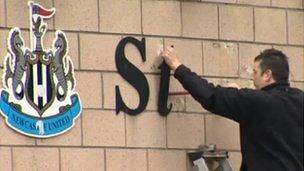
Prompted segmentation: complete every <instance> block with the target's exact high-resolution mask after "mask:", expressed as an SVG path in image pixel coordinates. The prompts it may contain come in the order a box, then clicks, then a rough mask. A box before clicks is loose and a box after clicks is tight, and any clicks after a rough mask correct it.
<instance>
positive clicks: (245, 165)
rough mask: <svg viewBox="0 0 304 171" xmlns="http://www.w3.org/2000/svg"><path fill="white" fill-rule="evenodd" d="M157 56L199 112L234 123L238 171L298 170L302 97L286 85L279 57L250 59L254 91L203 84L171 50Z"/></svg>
mask: <svg viewBox="0 0 304 171" xmlns="http://www.w3.org/2000/svg"><path fill="white" fill-rule="evenodd" d="M160 56H161V57H162V58H163V59H164V60H165V61H166V63H167V64H168V65H169V67H170V68H171V69H172V70H174V77H175V78H176V79H178V80H179V82H180V83H181V84H182V85H183V87H184V88H185V89H186V90H187V91H189V93H190V94H191V95H192V97H193V98H194V99H195V100H197V101H198V102H199V103H200V104H201V105H202V106H203V107H204V108H205V109H207V110H209V111H210V112H212V113H215V114H217V115H220V116H223V117H226V118H229V119H232V120H234V121H236V122H238V123H239V124H240V136H241V137H240V138H241V152H242V158H243V161H242V165H241V169H240V170H241V171H247V170H248V171H281V170H282V171H283V170H284V171H286V170H290V171H301V170H303V98H304V93H303V91H301V90H299V89H297V88H292V87H290V86H289V82H288V76H289V65H288V60H287V57H286V56H285V54H283V53H282V52H281V51H278V50H275V49H268V50H265V51H263V52H262V53H261V54H260V55H258V56H257V57H256V58H255V60H254V69H253V82H254V85H255V87H256V90H253V89H246V88H245V89H237V88H229V87H221V86H214V85H213V84H212V83H208V82H207V80H205V79H202V78H201V77H199V76H198V75H197V74H195V73H194V72H191V71H190V69H189V68H187V67H186V66H184V65H183V64H182V63H181V62H180V61H179V59H178V58H177V55H176V54H175V53H174V51H173V48H172V47H168V48H166V50H164V51H163V52H162V53H161V55H160ZM219 126H220V125H219Z"/></svg>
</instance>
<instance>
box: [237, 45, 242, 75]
mask: <svg viewBox="0 0 304 171" xmlns="http://www.w3.org/2000/svg"><path fill="white" fill-rule="evenodd" d="M237 59H238V64H237V65H238V66H237V72H238V73H237V75H238V79H239V78H241V71H240V68H242V67H241V66H240V64H241V62H240V44H239V43H237Z"/></svg>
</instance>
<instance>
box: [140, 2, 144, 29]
mask: <svg viewBox="0 0 304 171" xmlns="http://www.w3.org/2000/svg"><path fill="white" fill-rule="evenodd" d="M140 29H141V31H140V33H141V35H143V34H144V26H143V3H142V0H140Z"/></svg>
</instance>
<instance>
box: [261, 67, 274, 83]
mask: <svg viewBox="0 0 304 171" xmlns="http://www.w3.org/2000/svg"><path fill="white" fill-rule="evenodd" d="M263 77H264V80H265V81H266V82H270V81H272V80H273V77H272V71H271V70H270V69H267V70H266V71H265V72H264V74H263Z"/></svg>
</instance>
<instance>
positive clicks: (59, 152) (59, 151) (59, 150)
mask: <svg viewBox="0 0 304 171" xmlns="http://www.w3.org/2000/svg"><path fill="white" fill-rule="evenodd" d="M58 155H59V157H58V158H59V159H58V160H59V163H58V165H59V171H61V149H60V147H59V148H58Z"/></svg>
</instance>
